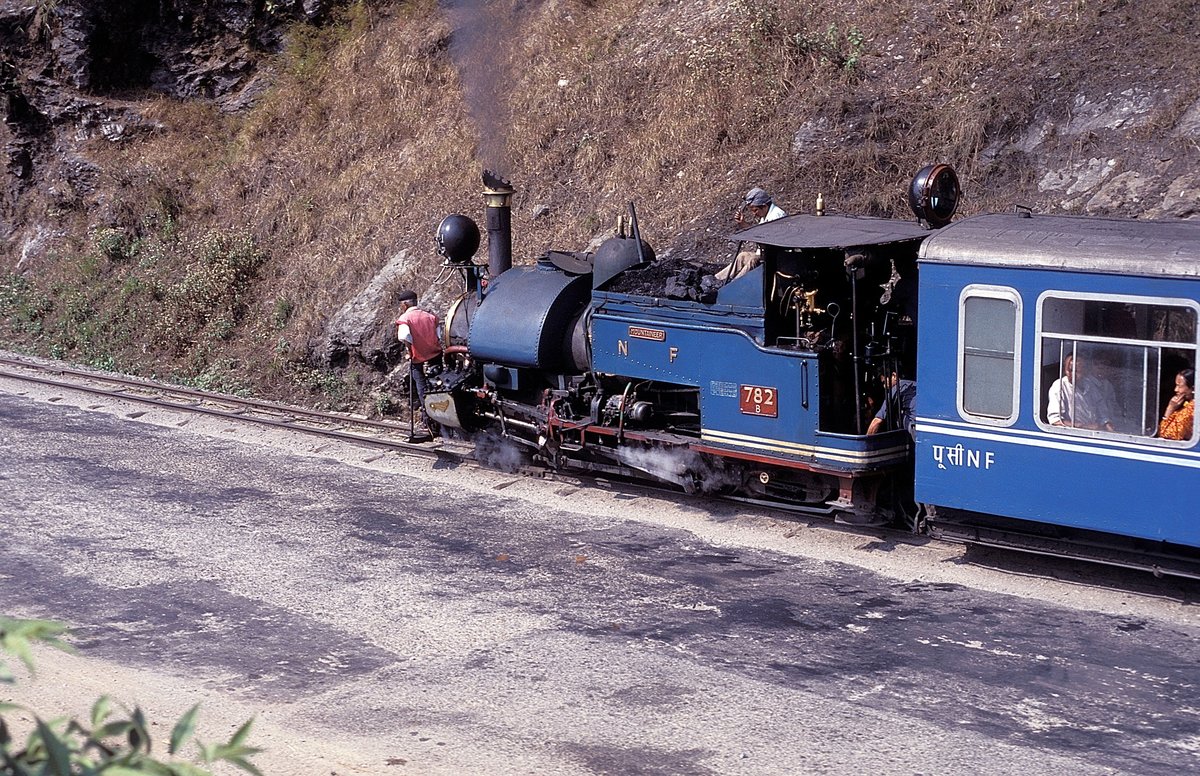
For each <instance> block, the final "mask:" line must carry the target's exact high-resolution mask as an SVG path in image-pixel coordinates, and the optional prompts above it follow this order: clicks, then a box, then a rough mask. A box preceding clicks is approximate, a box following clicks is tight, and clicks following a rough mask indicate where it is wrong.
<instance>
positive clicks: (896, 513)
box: [425, 165, 1200, 578]
mask: <svg viewBox="0 0 1200 776" xmlns="http://www.w3.org/2000/svg"><path fill="white" fill-rule="evenodd" d="M513 193H514V190H513V188H512V186H511V184H510V183H509V182H508V181H506V180H504V179H502V178H500V177H499V176H496V175H493V174H491V173H489V172H485V173H484V197H485V213H486V229H487V237H488V243H487V247H488V257H487V263H486V264H484V263H482V262H481V261H480V262H477V261H475V260H474V258H473V257H474V255H475V253H476V251H477V250H478V248H479V245H480V238H481V234H480V231H479V229H478V227H477V225H476V224H475V223H474V222H473V221H472V220H471V219H469V218H468V217H466V216H463V215H458V214H456V215H451V216H447V217H446V218H445V219H444V220H443V221H442V223H441V224H440V225H439V227H438V245H439V252H440V253H441V254H442V255H443V257H444V259H445V263H446V265H447V266H450V267H455V268H457V269H458V270H460V272H461V276H462V278H463V284H464V286H463V288H464V290H463V293H462V294H461V296H459V297H458V298H457V300H456V301H455V302H454V303H453V304H452V305H451V306H450V308H449V309H448V310H447V311H446V312H445V315H444V338H445V343H444V344H445V349H446V353H447V361H446V366H445V368H444V369H443V371H442V372H441V373H440V374H438V375H436V376H434V377H432V378H431V380H430V387H429V389H428V392H427V394H426V397H425V409H426V411H427V412H428V414H429V416H430V417H431V418H432V419H433V420H435V421H437V423H439V424H441V425H442V426H444V427H448V428H452V429H459V430H461V431H462V432H464V433H468V434H471V433H476V432H488V433H497V434H500V435H502V436H504V437H506V438H508V439H510V440H513V441H514V442H516V443H518V444H520V445H522V446H523V447H524V448H525V449H527V450H528V451H529V452H530V453H531V454H532V455H534V456H535V457H536V458H538V459H539V460H541V461H543V462H544V463H545V464H546V465H549V466H552V467H570V468H577V469H584V470H591V471H595V472H604V473H611V474H620V475H624V476H634V477H645V478H652V479H654V480H657V481H661V482H667V483H672V484H674V485H676V486H678V487H680V488H682V489H683V490H685V491H688V492H701V493H723V494H736V495H739V496H742V497H747V498H754V499H759V500H763V501H771V502H778V503H786V504H787V505H788V506H789V509H792V510H801V511H804V512H808V513H811V514H820V515H827V516H829V517H830V518H832V519H833V520H835V521H838V522H843V523H849V524H854V525H866V526H877V525H883V524H893V525H899V526H907V527H908V528H909V529H911V530H913V531H917V532H928V533H929V534H931V535H933V536H935V537H941V538H946V539H951V540H956V541H965V542H975V543H983V544H991V545H997V546H1006V547H1016V548H1020V549H1025V550H1031V551H1034V552H1040V553H1050V554H1061V555H1068V556H1073V557H1082V558H1088V559H1092V560H1098V561H1102V562H1106V563H1113V564H1119V565H1125V566H1130V567H1134V568H1143V569H1149V570H1152V571H1154V572H1155V573H1167V574H1175V575H1184V576H1191V577H1196V578H1200V512H1198V510H1197V506H1196V498H1195V495H1194V494H1196V493H1200V450H1198V449H1197V431H1198V430H1200V429H1197V428H1193V429H1192V430H1191V433H1190V437H1189V438H1187V439H1184V440H1171V439H1165V438H1162V437H1161V436H1160V435H1159V434H1158V433H1157V431H1158V419H1159V417H1160V415H1161V409H1162V407H1163V406H1164V405H1165V404H1166V401H1167V399H1168V398H1169V397H1170V394H1171V388H1172V387H1173V385H1174V382H1175V376H1176V374H1177V372H1179V371H1181V370H1183V369H1188V368H1190V369H1195V367H1196V361H1197V352H1198V349H1200V339H1198V337H1200V334H1198V331H1200V329H1198V327H1197V317H1198V316H1200V277H1198V275H1200V222H1188V221H1179V222H1154V221H1137V220H1114V219H1102V218H1086V217H1072V216H1052V215H1039V214H1034V213H1032V212H1030V211H1028V210H1018V211H1016V212H1014V213H1012V214H994V215H981V216H975V217H972V218H967V219H962V220H959V221H957V222H952V219H953V215H954V212H955V205H956V203H957V199H958V195H959V183H958V179H957V177H956V176H955V174H954V171H953V170H952V169H951V168H949V167H948V166H946V165H930V166H928V167H926V168H924V169H923V170H921V171H920V173H919V174H918V175H917V176H916V177H915V178H914V179H913V181H912V183H911V184H910V186H909V192H908V198H909V202H910V205H912V207H913V211H914V214H915V215H916V216H917V218H916V220H914V221H903V220H899V219H880V218H866V217H853V216H845V215H826V214H824V213H823V212H821V210H820V208H818V212H817V214H812V215H810V214H799V215H791V216H787V217H784V218H781V219H778V220H775V221H771V222H768V223H762V224H758V225H755V226H752V227H750V228H747V229H744V230H741V231H739V232H736V233H735V234H733V235H731V239H732V240H736V241H740V242H742V243H743V244H745V245H753V246H757V248H756V250H757V254H758V264H757V266H755V267H754V268H753V269H752V270H751V271H749V272H748V273H746V274H744V275H742V276H740V277H737V278H736V279H734V280H732V281H729V282H727V283H726V284H724V285H721V286H720V287H716V288H715V287H714V286H713V284H712V282H711V279H709V278H706V277H704V274H703V271H702V270H701V269H699V268H697V267H694V266H689V265H687V264H686V263H683V262H675V263H674V264H673V263H672V261H671V260H670V258H669V257H664V258H663V259H659V258H657V257H656V255H655V252H654V250H653V249H652V248H651V247H650V245H649V244H648V243H647V242H646V241H645V240H643V239H642V237H641V234H640V230H639V227H638V222H637V213H636V210H635V209H634V207H633V205H632V204H631V205H630V207H629V212H628V214H627V216H626V215H625V214H623V215H622V217H621V218H619V219H618V225H617V229H616V230H615V232H614V234H613V236H612V237H610V238H608V239H607V240H605V241H604V242H603V243H602V244H600V245H599V247H598V248H597V249H596V250H595V251H592V252H587V251H584V252H569V251H549V252H547V253H546V254H545V255H543V256H541V257H540V258H538V260H537V261H536V263H534V264H531V265H523V266H513V263H512V238H511V212H510V203H511V198H512V195H513ZM1071 361H1073V362H1074V363H1076V364H1082V363H1084V362H1086V363H1087V364H1089V370H1088V380H1089V381H1090V382H1088V383H1087V384H1086V385H1087V387H1088V390H1089V391H1093V394H1092V395H1093V396H1096V395H1101V394H1102V395H1103V396H1104V398H1105V402H1106V406H1107V407H1108V408H1109V410H1108V411H1107V412H1108V414H1110V415H1111V416H1112V417H1106V418H1104V423H1103V424H1102V425H1094V426H1093V425H1085V424H1082V423H1070V422H1068V423H1065V424H1064V423H1062V422H1061V420H1060V419H1058V418H1056V417H1054V416H1053V415H1052V413H1051V404H1052V402H1051V401H1050V392H1051V388H1052V386H1055V387H1057V386H1061V382H1060V381H1059V379H1058V378H1059V377H1060V376H1062V375H1063V373H1064V371H1065V369H1066V367H1067V366H1068V365H1069V364H1068V362H1071ZM1079 372H1080V374H1079V375H1075V374H1072V375H1071V376H1072V377H1074V378H1075V379H1076V382H1077V385H1078V387H1079V388H1080V389H1081V390H1082V388H1083V387H1084V385H1085V384H1084V383H1083V382H1081V381H1082V380H1083V377H1082V372H1083V367H1082V366H1080V367H1079ZM914 379H915V385H916V387H917V390H916V394H917V402H916V409H915V411H914V412H911V413H910V412H908V409H909V408H906V407H904V406H902V403H901V402H899V401H896V398H897V393H896V386H898V385H899V383H898V381H903V380H914ZM876 418H878V419H879V420H880V421H881V422H877V423H875V424H873V427H872V423H871V421H872V420H873V419H876ZM868 430H869V431H871V432H872V433H867V431H868Z"/></svg>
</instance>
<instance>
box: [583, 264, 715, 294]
mask: <svg viewBox="0 0 1200 776" xmlns="http://www.w3.org/2000/svg"><path fill="white" fill-rule="evenodd" d="M718 269H720V267H718V266H712V267H709V266H705V265H703V264H702V263H701V262H699V261H696V260H695V259H686V258H683V257H675V256H667V257H663V258H661V259H658V260H657V261H654V262H651V263H650V264H648V265H646V266H645V267H638V268H635V269H627V270H625V271H624V272H622V273H621V274H620V275H618V276H617V277H615V278H613V280H612V281H611V282H610V283H609V284H608V287H607V288H606V289H605V290H606V291H613V292H615V293H618V294H630V295H632V296H654V297H659V298H662V299H686V300H691V301H696V302H712V301H713V300H714V298H715V297H716V292H717V286H718V284H717V282H716V281H715V280H714V279H713V277H712V274H713V273H714V272H715V271H716V270H718Z"/></svg>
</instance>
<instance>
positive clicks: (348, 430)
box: [0, 356, 911, 538]
mask: <svg viewBox="0 0 1200 776" xmlns="http://www.w3.org/2000/svg"><path fill="white" fill-rule="evenodd" d="M0 378H7V379H10V380H17V381H20V382H25V383H32V384H36V385H41V386H48V387H52V388H58V389H62V390H64V391H81V392H84V393H88V394H92V395H95V396H97V397H100V398H107V399H118V400H122V401H128V402H134V403H137V404H141V405H145V406H147V407H152V408H156V409H169V410H174V411H178V412H185V413H200V414H204V415H209V416H214V417H220V418H227V419H230V420H236V421H239V422H242V423H250V424H255V425H261V426H270V427H275V428H282V429H288V430H290V431H298V432H302V433H306V434H311V435H313V436H317V437H322V438H328V439H336V440H339V441H343V442H350V443H353V444H358V445H364V446H368V447H374V448H379V449H383V450H386V451H391V452H395V453H397V454H400V455H405V456H412V457H416V458H425V459H431V460H437V459H440V460H444V461H447V462H453V463H455V464H457V465H464V464H466V465H474V466H483V467H487V463H486V462H484V463H481V462H479V461H478V460H477V458H476V448H475V446H474V445H473V444H471V443H469V442H465V441H461V440H455V439H439V440H436V441H434V442H432V443H430V442H412V441H409V437H410V435H411V430H410V427H409V425H408V424H407V423H402V422H395V421H386V420H372V419H370V418H364V417H361V416H355V415H351V414H348V413H338V412H324V411H320V410H313V409H307V408H303V407H296V406H292V405H287V404H281V403H278V402H272V401H267V400H263V399H255V398H248V397H241V396H232V395H229V394H223V393H216V392H213V391H203V390H198V389H195V388H188V387H185V386H179V385H171V384H169V383H160V382H156V381H153V380H147V379H143V378H137V377H129V376H126V375H119V374H113V373H109V372H102V371H98V370H92V369H84V368H79V367H72V366H69V365H66V364H62V363H59V362H43V361H40V360H32V359H25V358H15V357H12V356H0ZM139 416H140V415H135V416H134V417H139ZM505 471H509V472H510V473H513V474H517V475H520V476H525V477H531V478H536V479H543V480H549V481H554V482H561V483H563V484H569V485H575V486H578V487H588V486H595V485H596V484H598V483H600V482H604V483H609V484H619V485H620V486H621V487H622V488H625V489H628V490H630V491H638V492H642V493H647V494H654V495H658V496H663V495H669V496H670V497H671V498H672V499H674V500H678V501H691V500H695V501H697V502H701V501H708V502H712V501H723V502H726V503H730V504H733V503H736V504H739V505H741V506H743V507H748V508H751V509H755V510H761V511H762V512H763V513H773V514H774V515H775V516H777V517H784V516H786V517H788V518H790V519H801V518H814V524H821V525H824V524H828V525H829V526H831V527H832V526H833V525H834V524H833V521H832V520H831V519H829V516H828V515H827V514H825V512H822V511H813V510H809V509H805V508H803V507H799V506H795V505H790V504H786V503H782V502H775V501H770V500H763V499H758V498H750V497H745V496H699V495H689V494H685V493H683V492H681V491H679V490H677V489H675V488H672V487H669V486H666V485H659V484H655V483H652V482H647V481H645V480H639V479H634V478H632V477H628V476H621V475H620V474H615V473H595V472H575V471H572V472H570V473H567V472H565V471H563V470H555V469H551V468H549V467H546V466H542V465H537V464H533V463H529V464H523V465H520V466H517V467H515V468H513V467H505ZM779 513H783V514H779ZM838 528H842V529H846V530H852V531H855V532H858V528H857V527H854V526H838ZM880 530H882V529H879V528H874V529H872V530H871V532H872V533H876V534H877V533H879V531H880ZM895 533H896V534H897V535H899V536H908V537H910V538H911V534H907V533H906V532H904V531H899V530H898V531H895Z"/></svg>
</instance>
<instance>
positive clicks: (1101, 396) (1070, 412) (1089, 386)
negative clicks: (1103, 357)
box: [1046, 353, 1114, 431]
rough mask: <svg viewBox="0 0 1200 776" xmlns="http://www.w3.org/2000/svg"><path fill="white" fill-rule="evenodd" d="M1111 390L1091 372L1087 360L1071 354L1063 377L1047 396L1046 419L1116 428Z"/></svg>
mask: <svg viewBox="0 0 1200 776" xmlns="http://www.w3.org/2000/svg"><path fill="white" fill-rule="evenodd" d="M1109 393H1110V392H1109V391H1108V390H1106V389H1105V387H1104V385H1103V384H1102V383H1101V382H1100V381H1099V380H1097V379H1096V378H1095V377H1094V376H1092V375H1091V374H1089V372H1088V363H1087V359H1085V358H1084V357H1083V356H1080V355H1077V354H1072V353H1068V354H1067V355H1066V357H1065V358H1064V359H1063V371H1062V377H1060V378H1058V379H1057V380H1055V381H1054V384H1053V385H1051V386H1050V393H1049V395H1048V396H1047V397H1046V399H1047V401H1046V421H1047V422H1048V423H1049V424H1050V425H1052V426H1064V427H1067V428H1084V429H1091V430H1093V431H1113V430H1114V428H1113V424H1112V419H1113V408H1112V407H1111V406H1110V404H1109V400H1108V395H1109Z"/></svg>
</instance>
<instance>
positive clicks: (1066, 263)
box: [920, 213, 1200, 278]
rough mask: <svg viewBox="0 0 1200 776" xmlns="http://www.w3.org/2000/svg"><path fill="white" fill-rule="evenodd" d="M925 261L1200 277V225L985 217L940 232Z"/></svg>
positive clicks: (927, 249)
mask: <svg viewBox="0 0 1200 776" xmlns="http://www.w3.org/2000/svg"><path fill="white" fill-rule="evenodd" d="M920 259H921V261H924V262H933V263H938V264H963V265H968V266H986V267H1013V268H1024V269H1049V270H1069V271H1072V272H1097V273H1103V274H1117V275H1139V276H1143V277H1189V278H1190V277H1200V220H1197V221H1135V220H1132V219H1118V218H1093V217H1085V216H1057V215H1056V216H1051V215H1032V216H1023V215H1020V214H1015V213H1013V214H1002V215H982V216H975V217H973V218H967V219H965V220H963V221H958V222H955V223H953V224H951V225H949V226H947V227H944V228H942V229H940V230H938V231H937V232H934V233H933V234H932V235H931V236H930V237H929V239H928V240H926V241H925V243H924V244H923V245H922V246H921V253H920Z"/></svg>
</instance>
